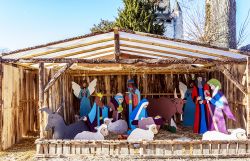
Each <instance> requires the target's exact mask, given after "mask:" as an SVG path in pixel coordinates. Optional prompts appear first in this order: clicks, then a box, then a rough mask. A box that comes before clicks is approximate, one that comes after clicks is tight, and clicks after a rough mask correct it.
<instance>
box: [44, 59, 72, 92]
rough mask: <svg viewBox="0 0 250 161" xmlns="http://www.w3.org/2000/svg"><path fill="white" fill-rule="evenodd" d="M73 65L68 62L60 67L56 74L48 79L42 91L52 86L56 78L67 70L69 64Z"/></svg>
mask: <svg viewBox="0 0 250 161" xmlns="http://www.w3.org/2000/svg"><path fill="white" fill-rule="evenodd" d="M72 65H73V63H68V64H66V65H65V66H64V67H62V68H61V69H60V70H58V71H57V72H56V74H55V75H54V76H53V77H52V78H51V79H50V81H49V82H48V84H47V85H46V86H45V88H44V93H46V92H47V91H48V90H49V89H50V88H51V87H52V86H53V84H54V83H55V82H56V80H57V79H58V78H59V77H60V76H61V75H62V74H63V73H64V72H65V71H66V70H67V69H69V68H70V67H71V66H72Z"/></svg>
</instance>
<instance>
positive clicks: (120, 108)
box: [114, 93, 124, 112]
mask: <svg viewBox="0 0 250 161" xmlns="http://www.w3.org/2000/svg"><path fill="white" fill-rule="evenodd" d="M114 98H115V100H116V102H117V103H118V105H119V106H118V108H117V110H118V112H122V111H123V107H122V103H120V101H119V99H124V98H123V95H122V94H121V93H117V94H116V95H115V97H114Z"/></svg>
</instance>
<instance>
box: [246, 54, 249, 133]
mask: <svg viewBox="0 0 250 161" xmlns="http://www.w3.org/2000/svg"><path fill="white" fill-rule="evenodd" d="M246 108H247V110H246V112H247V119H246V120H247V129H246V130H247V135H249V134H250V57H247V106H246Z"/></svg>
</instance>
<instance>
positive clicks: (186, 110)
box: [183, 81, 195, 127]
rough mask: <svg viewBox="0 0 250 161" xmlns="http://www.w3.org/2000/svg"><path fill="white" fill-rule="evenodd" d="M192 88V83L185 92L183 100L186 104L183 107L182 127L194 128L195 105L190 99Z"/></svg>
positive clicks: (192, 82)
mask: <svg viewBox="0 0 250 161" xmlns="http://www.w3.org/2000/svg"><path fill="white" fill-rule="evenodd" d="M193 87H194V81H191V82H190V83H189V88H188V89H187V91H186V92H185V95H184V100H186V103H185V104H184V107H183V116H184V118H183V125H184V126H192V127H193V126H194V114H195V103H194V101H193V99H192V91H193Z"/></svg>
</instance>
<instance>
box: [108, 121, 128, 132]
mask: <svg viewBox="0 0 250 161" xmlns="http://www.w3.org/2000/svg"><path fill="white" fill-rule="evenodd" d="M112 120H113V119H112V118H105V119H104V123H105V124H106V125H107V126H108V131H109V132H112V133H114V134H124V133H126V132H127V131H128V124H127V122H126V121H125V120H117V121H115V122H112Z"/></svg>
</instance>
